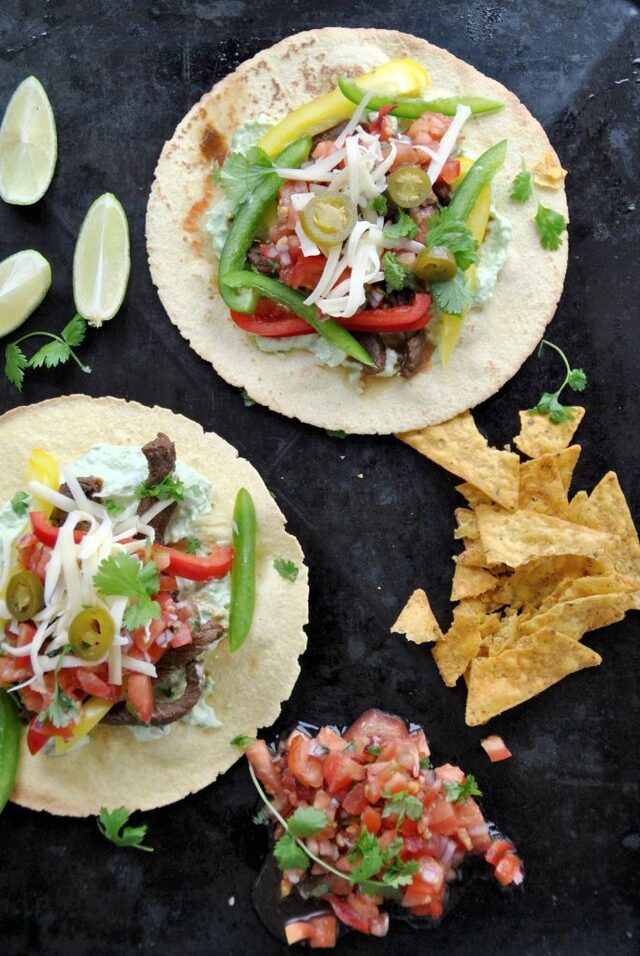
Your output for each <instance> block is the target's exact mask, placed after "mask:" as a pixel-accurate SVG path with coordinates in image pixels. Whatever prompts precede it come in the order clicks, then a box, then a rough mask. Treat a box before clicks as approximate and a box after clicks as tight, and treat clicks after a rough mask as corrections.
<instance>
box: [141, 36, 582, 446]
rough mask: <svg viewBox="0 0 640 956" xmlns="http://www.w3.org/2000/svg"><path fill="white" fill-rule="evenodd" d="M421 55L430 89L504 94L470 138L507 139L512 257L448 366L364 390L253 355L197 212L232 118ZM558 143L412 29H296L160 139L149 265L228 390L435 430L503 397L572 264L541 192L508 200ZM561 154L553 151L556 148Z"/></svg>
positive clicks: (500, 181) (377, 423) (361, 421)
mask: <svg viewBox="0 0 640 956" xmlns="http://www.w3.org/2000/svg"><path fill="white" fill-rule="evenodd" d="M398 56H408V57H412V58H413V59H415V60H418V61H419V62H420V63H422V64H423V65H424V66H425V67H426V69H427V71H428V72H429V74H430V77H431V87H430V90H429V96H434V97H435V96H438V95H446V94H449V95H453V94H462V93H468V94H474V95H479V96H486V97H492V98H496V97H497V98H498V99H501V100H503V101H504V104H505V105H504V107H503V109H502V110H500V111H498V112H497V113H493V114H488V115H486V116H482V117H478V118H476V119H473V118H472V119H470V120H469V121H468V122H467V124H466V125H465V127H464V130H463V133H464V136H465V140H464V145H465V147H466V149H467V150H468V151H469V152H470V153H471V154H472V155H479V154H480V153H481V152H482V151H484V150H485V149H487V148H488V147H489V146H491V145H493V144H494V143H496V142H498V141H499V140H501V139H505V138H506V139H508V141H509V146H508V150H507V158H506V161H505V164H504V166H503V168H502V169H501V170H500V172H499V173H498V174H497V176H496V178H495V180H494V201H495V204H496V207H497V208H498V210H499V211H500V212H503V213H504V214H506V215H507V216H508V218H509V219H510V220H511V222H512V225H513V232H512V237H511V241H510V243H509V246H508V255H507V261H506V264H505V266H504V268H503V270H502V272H501V274H500V276H499V279H498V284H497V286H496V290H495V293H494V296H493V298H492V299H491V301H490V302H489V303H488V304H487V305H486V306H485V307H484V308H483V309H481V310H472V311H471V313H470V314H469V315H468V317H467V319H466V320H465V323H464V327H463V331H462V335H461V337H460V339H459V342H458V344H457V346H456V348H455V350H454V353H453V355H452V357H451V359H450V361H449V363H448V365H447V366H446V368H445V367H443V366H442V365H440V364H435V363H434V364H432V365H431V366H430V367H429V368H428V369H427V370H426V371H425V372H423V373H420V374H418V375H416V376H415V377H414V378H411V379H409V380H405V379H403V378H401V377H399V376H395V377H393V378H388V379H379V378H370V379H369V380H368V381H367V384H366V388H365V390H364V392H363V393H362V394H360V395H358V394H357V392H356V391H355V390H354V388H353V386H352V385H350V384H349V382H348V380H347V373H346V372H345V371H344V370H341V369H331V368H327V367H325V366H320V365H318V364H316V360H315V358H314V356H313V355H311V354H310V353H308V352H304V351H299V350H296V351H293V352H290V353H285V354H279V355H278V354H275V355H274V354H273V353H271V354H269V353H264V352H261V351H259V349H258V348H256V347H255V346H254V345H253V344H252V342H251V341H250V339H249V336H248V335H247V334H246V333H245V332H242V331H241V330H240V329H239V328H238V327H237V326H236V325H235V324H234V323H233V321H232V320H231V319H230V317H229V311H228V309H227V307H226V306H225V304H224V302H223V300H222V298H221V297H220V295H219V294H218V292H217V287H216V285H215V272H216V260H215V259H214V258H213V254H212V253H211V252H210V251H207V243H206V239H205V237H204V236H205V234H204V232H203V229H202V218H203V215H202V214H203V213H204V211H206V208H207V207H208V205H209V202H210V201H211V200H212V199H216V198H219V197H220V196H221V195H222V194H221V193H220V191H219V189H218V187H213V186H212V185H211V182H210V173H211V158H212V154H215V155H217V156H218V158H222V156H223V155H224V150H225V149H226V148H228V145H229V143H230V141H231V137H232V135H233V133H234V131H235V130H236V128H237V127H238V126H240V125H241V124H242V123H244V122H246V121H247V120H248V119H252V118H256V117H257V116H258V114H259V113H268V114H270V115H271V116H273V117H274V119H280V118H281V117H283V116H284V115H286V113H288V112H289V111H290V110H292V109H293V108H295V107H297V106H299V105H300V104H302V103H304V102H305V101H307V100H309V99H311V98H312V97H315V96H318V95H319V94H321V93H325V92H327V91H329V90H331V89H332V88H334V87H335V86H336V83H337V78H338V77H339V76H340V75H341V74H345V73H347V74H350V75H352V76H357V75H359V74H362V73H363V72H365V71H367V70H370V69H372V68H373V67H375V66H377V65H378V64H380V63H383V62H384V61H386V60H388V59H392V58H393V57H398ZM548 151H551V152H552V153H553V150H552V148H551V146H550V143H549V140H548V139H547V136H546V134H545V132H544V130H543V129H542V127H541V126H540V124H539V123H538V122H537V120H535V119H534V118H533V117H532V116H531V114H530V113H529V111H528V110H527V109H526V107H525V106H523V104H522V103H521V102H520V101H519V100H518V99H517V97H516V96H514V95H513V93H511V92H509V90H507V89H506V88H505V87H504V86H502V85H501V84H500V83H497V82H496V81H495V80H491V79H489V78H488V77H486V76H484V75H483V74H482V73H480V72H478V70H476V69H474V67H472V66H469V64H467V63H465V62H463V61H462V60H459V59H457V58H456V57H454V56H452V55H451V54H450V53H448V52H447V51H446V50H442V49H440V48H439V47H436V46H433V45H432V44H430V43H427V42H426V41H425V40H421V39H419V38H417V37H414V36H411V35H410V34H405V33H397V32H395V31H389V30H368V29H353V30H350V29H343V28H327V29H322V30H312V31H309V32H306V33H298V34H295V35H294V36H291V37H289V38H288V39H286V40H283V41H282V42H280V43H277V44H276V45H275V46H273V47H271V48H270V49H268V50H265V51H263V52H262V53H259V54H258V55H257V56H255V57H254V58H253V59H251V60H248V61H247V62H246V63H243V64H241V66H239V67H238V69H237V70H236V71H235V72H234V73H231V74H230V75H229V76H227V77H225V79H223V80H222V81H221V82H220V83H217V84H216V86H214V88H213V89H212V90H211V92H209V93H206V94H205V95H204V96H203V97H202V99H201V100H200V102H199V103H197V104H196V105H195V106H194V107H193V109H191V110H190V111H189V113H187V115H186V116H185V118H184V119H183V120H182V121H181V123H180V124H179V125H178V127H177V129H176V131H175V133H174V135H173V138H172V139H171V141H170V142H168V143H166V144H165V146H164V148H163V150H162V154H161V156H160V160H159V162H158V166H157V169H156V178H155V181H154V183H153V187H152V189H151V196H150V199H149V205H148V210H147V226H146V231H147V247H148V254H149V264H150V268H151V275H152V278H153V281H154V283H155V284H156V286H157V287H158V293H159V295H160V299H161V301H162V303H163V305H164V307H165V309H166V310H167V312H168V314H169V317H170V319H171V321H172V322H173V323H174V325H176V326H177V327H178V329H179V330H180V331H181V333H182V334H183V335H184V336H185V338H186V339H187V340H188V341H189V343H190V344H191V346H192V348H194V349H195V351H196V352H197V353H198V354H199V355H200V356H202V358H204V359H206V360H207V361H209V362H211V364H212V365H213V366H214V368H215V369H216V371H217V372H218V373H219V374H220V375H221V376H222V377H223V378H224V379H226V380H227V381H228V382H230V383H231V384H232V385H237V386H243V387H244V388H246V389H247V391H248V392H249V394H250V395H251V397H252V398H254V399H255V400H256V401H258V402H260V403H262V404H263V405H268V406H269V407H270V408H272V409H273V410H274V411H277V412H281V413H282V414H284V415H288V416H290V417H294V418H299V419H301V420H302V421H304V422H309V423H310V424H312V425H318V426H320V427H322V428H330V429H343V430H344V431H346V432H357V433H363V434H371V433H378V434H388V433H390V432H399V431H407V430H409V429H414V428H422V427H423V426H425V425H433V424H436V423H437V422H441V421H444V420H446V419H448V418H451V417H452V416H454V415H457V414H458V413H459V412H462V411H464V410H465V409H467V408H471V407H473V406H474V405H477V404H478V403H479V402H482V401H484V400H485V399H487V398H489V396H491V395H493V394H495V392H497V391H498V389H499V388H500V387H501V386H502V385H503V384H504V383H505V382H506V381H508V380H509V379H510V378H511V377H512V376H513V375H514V374H515V373H516V372H517V370H518V369H519V368H520V366H521V365H522V363H523V362H524V360H525V359H526V358H527V357H528V356H529V355H530V354H531V352H532V351H533V349H534V348H535V346H536V344H537V342H538V341H539V339H540V337H541V336H542V334H543V332H544V329H545V326H546V325H547V323H548V322H549V321H550V319H551V318H552V316H553V314H554V312H555V309H556V306H557V303H558V300H559V298H560V294H561V292H562V284H563V281H564V275H565V271H566V266H567V241H566V234H565V235H564V236H563V242H562V246H561V247H560V249H559V250H558V251H555V252H549V251H545V250H544V249H543V248H542V247H541V245H540V241H539V237H538V234H537V231H536V226H535V224H534V221H533V217H534V215H535V210H536V204H535V199H531V200H529V201H528V202H526V203H518V202H514V201H513V200H510V199H509V197H508V191H509V187H510V184H511V182H512V180H513V178H514V176H515V175H516V173H518V172H519V171H520V170H521V168H522V164H523V163H525V164H526V165H527V167H528V168H531V166H532V165H534V164H535V163H536V162H537V161H538V160H540V159H541V158H542V156H543V154H544V153H545V152H548ZM554 155H555V154H554ZM539 197H540V201H541V202H542V203H543V204H544V205H545V206H550V207H552V208H553V209H556V210H557V211H558V212H560V213H562V215H563V216H564V217H565V218H567V215H568V214H567V204H566V197H565V193H564V189H560V190H557V191H554V190H549V189H543V190H541V191H540V193H539Z"/></svg>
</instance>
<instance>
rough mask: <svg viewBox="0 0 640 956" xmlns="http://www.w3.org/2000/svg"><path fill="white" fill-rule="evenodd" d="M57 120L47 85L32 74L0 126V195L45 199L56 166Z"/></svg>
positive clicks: (18, 200)
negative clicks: (46, 91)
mask: <svg viewBox="0 0 640 956" xmlns="http://www.w3.org/2000/svg"><path fill="white" fill-rule="evenodd" d="M57 156H58V142H57V138H56V121H55V119H54V117H53V110H52V109H51V103H50V102H49V99H48V97H47V94H46V93H45V91H44V87H43V86H42V83H41V82H40V81H39V80H36V78H35V76H28V77H27V78H26V80H23V81H22V83H21V84H20V86H19V87H18V88H17V90H16V91H15V93H14V94H13V96H12V97H11V99H10V100H9V105H8V106H7V111H6V113H5V114H4V119H3V120H2V126H0V196H2V198H3V199H4V201H5V202H10V203H14V204H15V205H17V206H30V205H31V204H32V203H34V202H37V201H38V200H39V199H42V197H43V196H44V194H45V193H46V191H47V189H48V188H49V183H50V182H51V178H52V176H53V171H54V169H55V168H56V159H57Z"/></svg>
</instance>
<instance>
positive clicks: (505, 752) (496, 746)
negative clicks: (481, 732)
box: [480, 734, 512, 763]
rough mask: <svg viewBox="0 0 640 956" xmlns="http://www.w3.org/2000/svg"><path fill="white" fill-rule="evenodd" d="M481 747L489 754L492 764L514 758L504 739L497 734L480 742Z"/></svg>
mask: <svg viewBox="0 0 640 956" xmlns="http://www.w3.org/2000/svg"><path fill="white" fill-rule="evenodd" d="M480 746H481V747H482V749H483V750H484V751H485V752H486V753H487V755H488V757H489V760H490V761H491V763H498V761H500V760H508V759H509V757H511V756H512V753H511V751H510V750H509V748H508V747H507V746H506V744H505V742H504V740H503V739H502V737H498V735H497V734H491V735H490V736H489V737H485V738H484V739H483V740H481V741H480Z"/></svg>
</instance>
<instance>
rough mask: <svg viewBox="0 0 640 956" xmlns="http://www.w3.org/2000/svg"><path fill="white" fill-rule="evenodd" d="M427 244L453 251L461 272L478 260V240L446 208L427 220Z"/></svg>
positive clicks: (465, 225) (464, 224) (463, 223)
mask: <svg viewBox="0 0 640 956" xmlns="http://www.w3.org/2000/svg"><path fill="white" fill-rule="evenodd" d="M427 244H428V245H429V246H431V247H432V248H435V247H438V248H444V249H448V250H449V252H451V253H453V255H454V256H455V260H456V264H457V266H458V269H460V271H461V272H464V271H465V270H466V269H468V268H469V266H472V265H473V264H474V263H475V262H477V261H478V242H477V240H475V239H474V238H473V236H472V235H471V230H470V229H469V227H468V226H467V224H466V223H465V222H463V221H462V220H461V219H456V218H455V217H453V216H452V215H451V212H450V211H449V210H448V209H446V208H445V209H442V210H440V211H439V212H436V213H434V215H433V216H431V217H430V218H429V219H428V220H427Z"/></svg>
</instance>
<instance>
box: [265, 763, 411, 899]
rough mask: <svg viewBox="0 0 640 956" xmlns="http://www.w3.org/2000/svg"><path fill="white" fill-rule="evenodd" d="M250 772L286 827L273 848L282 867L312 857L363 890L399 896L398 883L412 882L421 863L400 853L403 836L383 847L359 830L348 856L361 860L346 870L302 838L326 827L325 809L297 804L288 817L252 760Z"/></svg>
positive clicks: (297, 866) (303, 865) (301, 866)
mask: <svg viewBox="0 0 640 956" xmlns="http://www.w3.org/2000/svg"><path fill="white" fill-rule="evenodd" d="M249 773H250V775H251V779H252V780H253V783H254V786H255V788H256V790H257V791H258V793H259V794H260V798H261V799H262V801H263V803H264V804H265V807H266V808H267V809H268V810H269V812H270V813H271V815H272V816H273V817H275V819H276V820H277V821H278V823H279V824H280V825H281V826H282V828H283V829H284V831H285V832H284V834H283V836H281V837H280V839H279V840H278V841H277V842H276V844H275V846H274V850H273V852H274V855H275V858H276V860H277V862H278V866H279V867H280V869H282V870H288V869H294V870H307V869H308V867H309V865H310V861H311V860H313V862H314V863H318V864H319V865H320V866H321V867H322V868H323V869H324V870H326V871H327V872H328V873H333V874H334V876H338V877H340V879H343V880H344V879H348V880H349V881H350V882H351V883H354V884H357V886H358V888H359V889H360V890H361V891H362V892H363V893H369V894H373V895H375V894H381V895H383V896H389V895H391V896H399V891H398V887H400V886H406V885H408V884H409V883H411V880H412V877H413V874H414V873H415V872H417V869H418V864H417V863H416V861H415V860H410V861H408V862H406V863H405V862H404V861H403V860H401V859H400V857H399V856H398V854H399V852H400V850H401V849H402V840H401V839H398V840H395V841H394V842H393V843H391V844H389V845H388V846H386V847H382V846H381V845H380V841H379V840H378V838H377V837H376V836H374V834H372V833H369V832H368V830H366V829H364V830H363V831H362V832H361V833H360V836H359V837H358V840H357V841H356V843H355V844H354V846H353V847H352V849H351V850H350V852H349V859H350V860H352V861H353V860H357V861H358V862H357V864H356V866H355V867H354V868H353V870H352V871H351V873H348V874H347V873H344V872H342V871H340V870H338V869H336V868H335V867H334V866H331V864H330V863H327V862H326V860H323V859H321V858H320V857H318V856H316V854H315V853H313V851H312V850H310V849H309V847H308V846H307V844H306V843H303V841H302V839H301V838H302V837H310V836H315V835H316V834H317V833H320V831H321V830H324V828H325V826H326V825H327V822H328V820H327V816H326V814H325V813H324V811H323V810H317V809H316V808H315V807H298V808H297V809H296V810H295V811H294V813H292V814H291V816H290V817H288V818H287V819H285V818H284V817H283V816H282V814H281V813H280V811H279V810H277V809H276V807H274V805H273V804H272V803H271V801H270V800H269V798H268V797H267V795H266V793H265V792H264V790H263V788H262V786H261V784H260V782H259V781H258V778H257V777H256V775H255V772H254V769H253V767H252V766H251V764H249ZM381 870H384V872H383V873H382V875H381V877H380V879H372V877H374V876H376V875H377V874H378V873H380V871H381Z"/></svg>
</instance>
